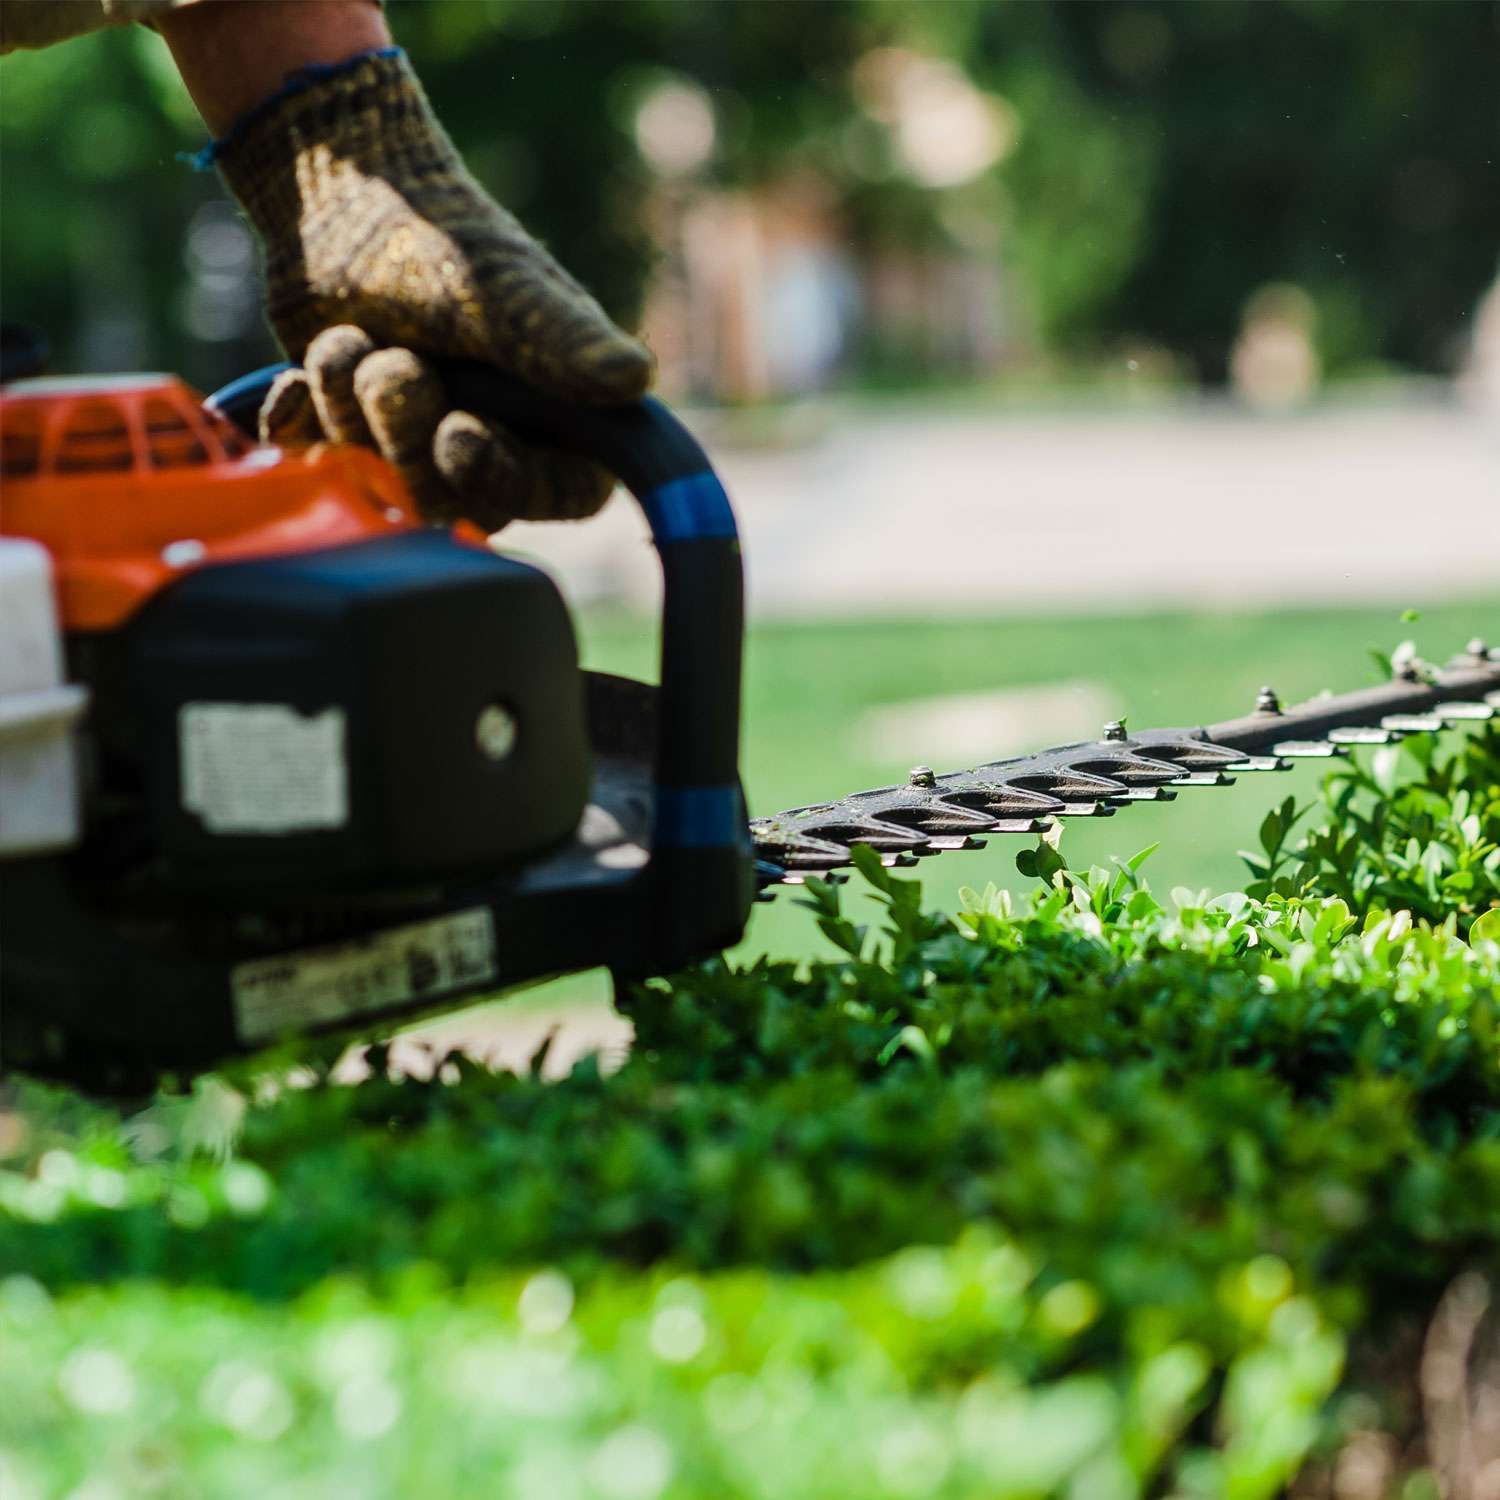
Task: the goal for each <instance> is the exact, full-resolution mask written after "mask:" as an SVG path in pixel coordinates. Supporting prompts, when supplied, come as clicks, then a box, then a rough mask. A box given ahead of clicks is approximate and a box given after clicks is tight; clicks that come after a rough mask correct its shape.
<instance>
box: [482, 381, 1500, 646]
mask: <svg viewBox="0 0 1500 1500" xmlns="http://www.w3.org/2000/svg"><path fill="white" fill-rule="evenodd" d="M799 420H801V421H802V422H803V424H804V425H806V424H807V422H808V421H809V419H808V418H806V417H804V418H801V419H799ZM812 420H813V421H814V422H816V423H817V424H818V425H819V426H820V430H818V431H815V432H813V433H812V434H804V435H803V437H802V439H801V440H800V441H793V442H789V443H786V444H784V445H778V446H772V447H764V446H763V447H759V448H756V447H750V446H745V445H742V444H736V443H735V441H734V434H733V431H732V430H725V424H724V422H723V420H722V419H717V420H716V419H712V418H707V419H703V420H701V421H700V422H699V424H698V425H699V426H700V430H702V431H703V434H704V436H705V438H706V440H707V442H708V444H709V446H710V448H711V451H712V452H713V453H714V454H715V457H716V460H717V462H718V463H719V466H720V468H721V471H722V473H723V475H724V477H725V479H726V481H727V482H728V484H729V487H730V491H731V494H732V495H733V496H734V499H735V503H736V507H737V509H738V511H739V515H740V519H741V525H742V529H743V532H744V535H745V552H746V559H747V570H748V577H749V599H750V607H751V610H752V613H754V614H755V615H758V616H761V617H770V616H793V617H795V616H806V615H818V614H829V613H836V614H872V613H875V614H891V613H896V614H902V613H912V614H926V613H930V612H933V611H939V612H943V613H963V612H984V613H1003V612H1009V611H1011V610H1016V609H1046V610H1055V611H1067V612H1077V611H1079V610H1090V609H1098V610H1105V609H1116V608H1120V607H1129V608H1137V607H1138V608H1152V607H1158V606H1168V605H1209V606H1214V607H1235V606H1246V607H1249V606H1262V607H1263V606H1268V605H1276V604H1281V603H1294V602H1302V603H1315V602H1320V601H1326V602H1330V603H1332V602H1355V601H1370V602H1391V603H1400V602H1402V601H1405V600H1407V599H1411V600H1413V601H1415V600H1430V599H1432V598H1433V597H1434V596H1437V595H1441V594H1442V593H1445V592H1451V593H1455V594H1458V593H1478V592H1482V591H1484V590H1486V589H1490V590H1494V589H1495V588H1496V586H1497V585H1500V431H1497V430H1495V428H1494V427H1493V426H1487V425H1486V424H1485V423H1484V422H1482V421H1481V420H1480V419H1479V418H1478V417H1477V416H1476V415H1474V414H1472V413H1470V412H1468V411H1466V410H1465V409H1464V408H1463V407H1461V406H1459V405H1457V404H1456V403H1453V404H1447V403H1440V402H1437V401H1435V400H1426V401H1424V402H1422V403H1421V404H1415V405H1411V404H1408V405H1400V406H1386V407H1382V406H1341V405H1327V406H1323V407H1319V408H1315V409H1313V410H1311V411H1309V412H1306V413H1303V414H1297V415H1288V416H1279V417H1265V416H1254V415H1251V414H1248V413H1243V412H1240V411H1237V410H1234V409H1233V408H1230V407H1228V406H1212V405H1182V406H1167V407H1161V408H1156V409H1149V410H1148V409H1136V410H1129V409H1126V410H1114V411H1110V410H1097V409H1096V410H1088V409H1076V410H1069V411H1053V412H1036V411H1031V412H1025V411H1015V410H1007V409H1006V408H1005V407H1002V406H997V407H995V408H994V409H993V410H989V411H986V410H983V409H981V408H979V407H977V406H974V405H967V406H965V407H964V408H962V409H957V410H943V409H933V408H913V407H902V406H898V405H879V406H876V405H864V406H849V407H844V408H842V409H838V408H829V409H828V410H827V412H826V413H824V414H822V417H821V419H820V420H819V419H817V418H814V419H812ZM715 429H718V430H717V431H716V430H715ZM644 535H645V533H644V527H643V525H642V523H641V521H640V519H639V517H638V515H637V514H636V513H635V512H634V509H633V507H631V506H630V505H629V504H628V503H627V502H625V501H624V500H623V499H617V500H616V501H615V502H614V503H613V504H612V505H611V506H610V508H609V510H608V511H607V512H606V513H605V515H604V516H602V517H600V518H599V519H598V520H596V521H593V522H589V523H587V524H585V525H582V526H578V527H566V528H563V527H551V528H545V527H535V526H526V527H523V526H516V527H513V528H511V530H510V531H508V532H507V533H505V541H506V545H507V546H511V547H522V548H525V549H528V550H531V551H534V552H535V553H536V554H537V555H538V556H540V557H542V558H543V559H544V560H546V561H547V563H548V564H549V566H551V567H553V568H554V570H555V571H557V572H558V573H559V574H560V575H561V577H562V579H563V581H564V584H565V586H566V587H567V588H568V590H569V592H570V593H571V594H572V595H573V597H574V598H575V599H578V600H580V601H588V600H614V601H618V602H622V603H625V604H628V605H631V606H634V607H641V608H648V607H650V604H651V601H652V600H653V598H654V596H655V595H654V591H655V588H656V572H655V563H654V559H653V557H652V555H651V552H650V550H649V548H648V547H647V546H646V545H645V541H644Z"/></svg>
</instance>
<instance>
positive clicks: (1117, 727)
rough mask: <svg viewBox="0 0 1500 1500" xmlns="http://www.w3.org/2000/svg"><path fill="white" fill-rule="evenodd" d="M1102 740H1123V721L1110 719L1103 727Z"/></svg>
mask: <svg viewBox="0 0 1500 1500" xmlns="http://www.w3.org/2000/svg"><path fill="white" fill-rule="evenodd" d="M1104 738H1105V739H1106V740H1123V739H1124V738H1125V721H1124V719H1111V720H1110V721H1109V723H1108V724H1106V725H1105V726H1104Z"/></svg>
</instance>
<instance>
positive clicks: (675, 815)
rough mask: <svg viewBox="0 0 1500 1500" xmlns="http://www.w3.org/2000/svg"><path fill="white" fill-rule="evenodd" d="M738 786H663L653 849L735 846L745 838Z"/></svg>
mask: <svg viewBox="0 0 1500 1500" xmlns="http://www.w3.org/2000/svg"><path fill="white" fill-rule="evenodd" d="M745 835H746V828H745V815H744V812H743V811H742V810H741V807H740V789H739V788H738V787H737V786H659V787H657V789H656V826H655V829H654V831H653V832H652V835H651V847H652V848H653V849H734V848H738V847H739V846H740V845H741V844H743V843H744V842H745Z"/></svg>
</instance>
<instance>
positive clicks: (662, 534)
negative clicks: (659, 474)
mask: <svg viewBox="0 0 1500 1500" xmlns="http://www.w3.org/2000/svg"><path fill="white" fill-rule="evenodd" d="M641 509H642V510H644V511H645V512H646V519H647V520H648V521H649V522H650V523H651V538H652V540H653V541H654V542H655V543H656V545H657V546H658V547H670V546H671V545H672V543H673V542H691V541H697V540H699V539H701V538H705V537H712V538H718V539H720V540H724V539H727V540H731V541H732V540H733V539H734V538H735V537H737V536H738V535H739V531H738V530H737V529H736V527H735V524H734V511H733V510H732V509H731V508H730V505H729V496H728V495H726V494H725V493H724V486H723V485H722V484H720V483H719V476H718V475H717V474H713V473H710V472H709V471H707V470H705V471H704V472H703V473H701V474H687V475H684V476H683V477H682V478H681V479H669V480H668V481H667V482H666V483H665V484H659V485H657V487H656V488H655V489H654V490H648V491H647V493H646V494H644V495H642V496H641Z"/></svg>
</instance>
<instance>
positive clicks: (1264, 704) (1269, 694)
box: [1255, 687, 1281, 714]
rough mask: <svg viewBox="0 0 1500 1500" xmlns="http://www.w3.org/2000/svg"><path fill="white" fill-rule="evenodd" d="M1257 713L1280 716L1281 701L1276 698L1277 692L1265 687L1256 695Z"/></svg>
mask: <svg viewBox="0 0 1500 1500" xmlns="http://www.w3.org/2000/svg"><path fill="white" fill-rule="evenodd" d="M1255 711H1256V713H1258V714H1279V713H1280V712H1281V699H1280V698H1278V697H1277V696H1276V690H1275V689H1274V688H1270V687H1263V688H1262V689H1261V690H1260V691H1259V692H1258V693H1257V694H1256V695H1255Z"/></svg>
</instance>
